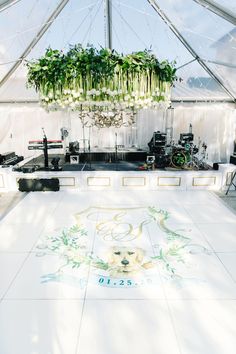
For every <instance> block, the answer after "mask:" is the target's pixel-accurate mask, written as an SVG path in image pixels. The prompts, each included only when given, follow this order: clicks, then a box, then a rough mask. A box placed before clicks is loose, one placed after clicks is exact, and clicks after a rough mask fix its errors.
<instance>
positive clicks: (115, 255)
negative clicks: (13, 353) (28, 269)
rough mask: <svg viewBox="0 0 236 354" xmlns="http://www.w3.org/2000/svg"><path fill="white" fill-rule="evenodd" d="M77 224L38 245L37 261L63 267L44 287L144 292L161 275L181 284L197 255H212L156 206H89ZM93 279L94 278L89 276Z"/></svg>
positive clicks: (44, 278) (48, 276) (77, 217)
mask: <svg viewBox="0 0 236 354" xmlns="http://www.w3.org/2000/svg"><path fill="white" fill-rule="evenodd" d="M74 218H75V223H74V225H72V226H70V227H67V228H64V229H59V230H55V231H54V232H53V233H49V234H48V235H46V236H45V237H44V238H43V239H42V240H41V242H40V243H39V244H38V246H37V249H38V252H37V254H36V255H37V256H46V255H48V256H50V255H54V256H56V257H58V260H59V264H60V266H59V267H58V268H57V270H56V271H55V272H53V273H50V274H44V275H42V277H41V282H42V283H47V282H52V281H54V282H65V283H69V284H70V285H72V286H78V285H79V286H80V287H84V286H85V285H86V284H87V281H88V278H89V279H90V281H92V282H94V283H96V284H97V285H98V286H106V287H122V288H130V287H138V286H144V285H151V284H153V283H154V282H155V276H156V274H157V272H158V273H159V274H160V275H161V277H162V278H164V279H166V280H168V281H175V282H176V281H178V282H179V283H181V281H182V280H184V279H185V273H186V269H188V270H189V269H191V267H193V266H194V264H196V262H197V259H196V258H197V255H199V254H204V255H206V256H207V255H210V254H211V251H209V250H208V249H207V248H206V247H204V246H203V245H202V244H201V242H200V243H195V242H193V240H192V238H191V229H180V230H179V229H178V230H176V229H173V228H171V226H169V225H170V224H171V223H170V221H171V214H170V213H169V212H168V211H167V210H163V209H160V208H158V207H156V206H147V207H139V206H138V207H114V208H109V207H98V206H94V207H89V208H87V209H85V210H83V211H81V212H78V213H76V214H75V215H74ZM88 275H89V277H88Z"/></svg>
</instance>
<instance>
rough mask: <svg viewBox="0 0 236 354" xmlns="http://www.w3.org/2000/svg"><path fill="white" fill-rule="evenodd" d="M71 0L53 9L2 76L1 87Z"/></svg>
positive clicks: (63, 1)
mask: <svg viewBox="0 0 236 354" xmlns="http://www.w3.org/2000/svg"><path fill="white" fill-rule="evenodd" d="M69 1H70V0H62V1H61V2H60V3H59V4H58V6H57V7H56V9H55V10H54V11H53V13H52V14H51V15H50V17H49V18H48V19H47V21H46V22H45V24H44V25H43V26H42V27H41V28H40V30H39V32H38V33H37V34H36V36H35V37H34V38H33V40H32V41H31V43H30V44H29V45H28V46H27V48H26V49H25V50H24V52H23V53H22V54H21V56H20V57H19V58H18V59H17V61H16V62H15V64H14V65H13V66H12V67H11V69H10V70H9V71H8V72H7V73H6V75H5V76H4V77H3V78H2V80H1V81H0V87H2V85H3V84H5V82H6V81H7V80H8V79H9V77H11V75H12V74H13V73H14V72H15V71H16V69H17V68H18V67H19V66H20V64H21V63H22V61H23V60H24V59H25V58H26V57H27V55H28V54H29V53H30V52H31V50H32V49H33V48H34V47H35V46H36V44H37V43H38V41H39V40H40V39H41V38H42V36H43V35H44V33H45V32H46V31H47V30H48V29H49V27H50V26H51V25H52V23H53V22H54V20H55V19H56V18H57V16H58V15H59V14H60V12H61V11H62V10H63V9H64V7H65V6H66V5H67V3H68V2H69Z"/></svg>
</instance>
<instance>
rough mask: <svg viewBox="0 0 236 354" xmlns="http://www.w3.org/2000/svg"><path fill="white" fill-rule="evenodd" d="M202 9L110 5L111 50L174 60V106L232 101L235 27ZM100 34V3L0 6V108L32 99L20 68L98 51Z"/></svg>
mask: <svg viewBox="0 0 236 354" xmlns="http://www.w3.org/2000/svg"><path fill="white" fill-rule="evenodd" d="M200 2H201V1H199V2H198V1H195V0H156V1H154V0H153V1H147V0H123V1H121V0H112V1H111V4H112V47H113V48H114V49H115V50H117V51H118V52H123V53H128V52H132V51H137V50H143V49H145V48H148V49H152V50H153V52H154V53H155V54H156V55H157V57H158V58H159V59H160V60H163V59H168V60H170V61H175V62H176V67H177V68H178V70H177V75H178V77H180V78H181V79H182V80H181V82H176V84H175V87H174V88H173V90H172V99H173V100H174V99H177V100H228V99H229V100H232V99H233V98H235V97H236V60H235V58H236V55H235V54H236V27H235V25H234V24H233V23H232V22H230V21H227V20H225V19H224V18H222V17H221V16H219V15H217V14H215V13H213V12H212V11H210V9H208V8H206V6H202V4H200ZM205 2H206V1H205ZM210 2H211V4H212V3H215V4H217V3H219V4H220V5H221V7H225V8H226V9H229V11H230V13H231V16H232V14H234V12H235V11H236V10H235V8H236V6H233V5H232V3H231V2H230V1H229V0H221V1H219V0H217V1H214V2H213V1H212V0H211V1H210ZM151 4H152V5H154V6H151ZM230 4H231V5H230ZM4 5H5V7H4ZM155 5H156V7H155ZM2 6H3V7H2ZM60 6H61V7H60ZM58 7H60V8H59V10H60V11H57V9H58ZM157 9H159V14H158V13H157V12H158V11H157ZM160 14H161V15H162V16H160ZM161 17H162V18H161ZM163 18H164V19H165V21H164V20H163ZM235 21H236V14H235ZM104 27H105V26H104V0H94V1H93V0H80V1H79V0H69V1H59V0H40V1H39V0H18V1H14V0H13V1H1V0H0V102H1V101H2V102H4V101H22V100H32V99H33V100H37V97H38V96H37V94H36V93H35V92H34V90H29V89H26V75H27V70H26V67H25V62H26V61H27V60H31V59H34V58H38V57H40V56H41V55H43V54H44V52H45V50H46V48H48V47H49V46H50V47H51V48H55V49H56V48H57V49H61V50H65V51H66V50H67V49H68V48H69V46H70V45H73V44H76V43H82V44H83V45H84V46H86V45H87V44H88V43H89V44H92V45H94V46H95V47H100V46H103V47H104V46H105V35H104ZM42 30H44V31H42ZM44 32H45V33H44ZM27 48H29V50H28V51H27V50H26V49H27ZM22 55H23V58H22ZM19 58H20V60H19ZM21 58H22V59H23V60H21ZM15 66H16V68H15ZM13 69H14V70H13ZM9 71H10V73H11V74H10V75H9ZM1 81H2V83H1Z"/></svg>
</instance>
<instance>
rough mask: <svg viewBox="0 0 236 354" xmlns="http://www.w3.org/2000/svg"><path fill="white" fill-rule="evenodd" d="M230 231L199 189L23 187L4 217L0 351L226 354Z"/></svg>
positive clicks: (220, 207) (230, 218) (231, 221)
mask: <svg viewBox="0 0 236 354" xmlns="http://www.w3.org/2000/svg"><path fill="white" fill-rule="evenodd" d="M235 230H236V215H235V214H233V212H232V211H231V210H228V209H227V208H226V207H225V205H224V204H222V203H221V201H220V199H218V198H217V197H216V196H215V195H214V194H212V193H211V192H207V191H198V192H196V191H193V192H191V191H151V192H149V191H134V190H132V191H117V192H115V191H106V192H104V191H88V192H85V191H78V190H70V191H62V192H58V193H53V192H49V193H30V194H28V195H27V196H26V197H25V198H24V199H22V200H21V201H20V202H19V204H18V205H17V206H16V207H15V208H14V209H12V210H11V212H10V213H8V214H7V215H6V217H5V218H4V219H3V220H1V222H0V276H1V283H0V300H1V302H0V329H1V334H0V353H4V354H15V353H18V352H19V353H24V354H36V353H37V354H41V353H42V354H62V353H63V354H64V353H69V354H90V353H102V354H111V353H112V354H120V353H122V354H128V353H131V352H132V353H133V352H135V353H136V354H141V353H144V352H146V353H148V354H156V353H158V354H166V353H168V354H195V353H196V354H198V353H201V354H209V353H214V354H222V353H224V354H225V353H226V354H233V353H234V352H232V351H231V347H232V346H234V348H235V339H234V338H235V333H236V327H235V325H234V322H235V321H234V319H235V302H236V274H235V269H236V263H235V259H236V257H235V255H236V236H235V235H236V234H235ZM16 328H18V330H17V334H16V340H15V341H13V340H12V331H14V332H15V331H16ZM214 333H222V336H220V335H217V334H216V336H217V338H216V340H215V342H214V340H213V339H214V336H213V335H214ZM223 348H224V350H223Z"/></svg>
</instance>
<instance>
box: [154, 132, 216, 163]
mask: <svg viewBox="0 0 236 354" xmlns="http://www.w3.org/2000/svg"><path fill="white" fill-rule="evenodd" d="M193 141H194V135H193V133H192V126H191V125H190V129H189V132H188V133H183V134H180V138H179V140H178V143H177V144H176V143H175V142H174V141H171V142H170V143H169V144H167V134H166V133H162V132H160V131H157V132H154V133H153V136H152V139H151V140H150V142H149V143H148V146H149V151H150V154H152V155H154V156H155V165H156V166H157V167H161V168H164V167H173V168H177V169H189V170H205V169H208V168H209V167H208V165H207V164H206V162H205V161H206V158H207V152H206V150H207V145H206V144H205V142H202V141H201V140H200V138H199V139H198V145H195V144H194V142H193Z"/></svg>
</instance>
